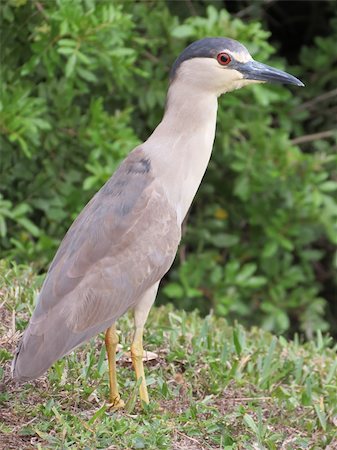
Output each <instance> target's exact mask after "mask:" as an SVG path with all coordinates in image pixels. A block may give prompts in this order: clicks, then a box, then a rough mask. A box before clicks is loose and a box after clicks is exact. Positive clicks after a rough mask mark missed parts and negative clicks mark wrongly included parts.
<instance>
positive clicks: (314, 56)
mask: <svg viewBox="0 0 337 450" xmlns="http://www.w3.org/2000/svg"><path fill="white" fill-rule="evenodd" d="M0 11H1V35H0V39H1V98H0V133H1V137H0V152H1V153H0V158H1V159H0V162H1V165H0V252H1V258H3V259H4V260H5V261H3V262H2V265H1V266H0V270H2V271H5V270H6V267H8V264H10V263H16V264H30V265H33V266H34V269H35V270H36V272H38V273H40V274H41V279H42V275H43V274H44V273H45V271H46V269H47V267H48V264H49V262H50V261H51V258H52V257H53V255H54V253H55V251H56V248H57V246H58V245H59V243H60V240H61V239H62V237H63V236H64V234H65V232H66V230H67V228H68V227H69V225H70V224H71V222H72V221H73V220H74V218H75V217H76V216H77V214H78V213H79V212H80V211H81V209H82V208H83V206H84V205H85V204H86V202H87V201H88V200H89V199H90V197H91V196H92V195H93V194H94V192H95V191H97V190H98V189H99V188H100V187H101V186H102V184H103V183H104V182H105V181H106V180H107V179H108V178H109V177H110V176H111V174H112V172H113V171H114V170H115V169H116V167H117V166H118V164H119V163H120V161H121V160H122V159H123V158H124V157H125V156H126V155H127V154H128V152H129V151H130V150H132V149H133V147H134V146H135V145H137V144H138V143H140V142H141V141H143V140H145V139H146V138H147V137H148V136H149V134H150V133H151V132H152V130H153V129H154V127H155V126H156V125H157V124H158V123H159V121H160V119H161V117H162V114H163V108H164V104H165V95H166V91H167V86H168V73H169V69H170V66H171V64H172V63H173V61H174V60H175V58H176V57H177V55H178V54H179V52H180V51H182V50H183V48H184V47H185V46H186V45H188V44H189V43H190V42H192V41H193V40H196V39H199V38H203V37H206V36H226V37H231V38H234V39H237V40H239V41H241V42H242V43H243V44H245V45H246V46H247V47H248V49H249V50H250V52H251V54H252V55H253V57H254V58H255V59H257V60H259V61H261V62H265V63H268V64H271V65H274V66H277V67H279V68H281V69H285V70H287V71H289V72H290V73H292V74H293V75H295V76H297V77H299V78H300V79H301V80H302V81H303V82H304V83H305V85H306V87H305V88H304V89H299V88H289V87H282V86H271V85H256V86H251V87H249V88H246V89H243V90H240V91H237V92H234V93H231V94H229V95H225V96H223V97H222V98H221V99H220V101H219V114H218V127H217V133H216V140H215V146H214V151H213V156H212V160H211V163H210V165H209V168H208V171H207V174H206V176H205V179H204V182H203V184H202V185H201V188H200V190H199V192H198V194H197V197H196V199H195V201H194V203H193V206H192V209H191V210H190V212H189V214H188V217H187V220H186V223H185V226H184V237H183V242H182V245H181V247H180V250H179V253H178V255H177V258H176V261H175V264H174V266H173V268H172V269H171V271H170V272H169V274H168V275H167V276H166V278H165V279H164V281H163V283H162V289H161V290H160V294H159V299H158V302H159V303H165V302H173V303H174V304H175V305H176V306H177V307H179V308H184V309H186V310H191V309H195V308H198V309H199V310H200V313H201V314H206V313H207V312H209V311H210V310H213V311H214V312H215V313H216V314H218V315H221V316H225V317H227V319H228V320H229V321H235V320H237V321H239V322H241V323H243V324H245V325H247V326H252V325H257V326H261V327H263V328H265V329H267V330H271V331H273V332H275V333H284V334H287V335H293V334H294V333H295V332H301V333H303V334H304V336H306V337H307V338H311V337H312V336H313V334H314V333H315V331H316V330H322V331H329V332H330V333H332V334H334V335H335V337H336V336H337V251H336V248H337V152H336V150H337V123H336V122H337V120H336V118H337V7H336V2H334V1H320V2H307V1H291V2H287V1H273V0H268V1H193V0H186V1H172V2H170V1H166V2H164V1H138V2H131V1H116V0H115V1H103V0H48V1H45V0H39V1H37V0H2V2H1V4H0ZM196 157H197V155H196Z"/></svg>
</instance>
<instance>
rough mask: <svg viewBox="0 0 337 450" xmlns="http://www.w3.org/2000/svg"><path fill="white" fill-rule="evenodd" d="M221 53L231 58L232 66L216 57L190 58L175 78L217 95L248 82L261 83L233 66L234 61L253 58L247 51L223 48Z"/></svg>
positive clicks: (243, 61)
mask: <svg viewBox="0 0 337 450" xmlns="http://www.w3.org/2000/svg"><path fill="white" fill-rule="evenodd" d="M221 53H225V54H226V55H228V56H229V57H230V58H231V62H232V67H231V63H229V64H227V65H222V64H221V63H220V62H219V61H218V59H217V58H192V59H188V60H187V61H184V62H183V63H182V64H181V66H180V67H179V68H178V71H177V75H176V78H175V80H179V82H182V83H187V84H188V86H193V88H194V89H202V90H203V91H205V90H207V91H210V92H212V93H213V94H215V95H217V96H219V95H221V94H224V93H225V92H230V91H234V90H235V89H240V88H242V87H243V86H247V85H249V84H256V83H263V81H257V80H247V79H245V78H244V77H243V75H242V73H240V72H239V71H238V70H235V68H233V66H235V61H238V62H241V63H245V62H248V61H252V60H253V58H252V57H251V56H250V54H249V53H248V51H247V52H240V53H237V52H231V51H230V50H227V49H224V50H223V51H222V52H221ZM175 80H174V81H173V83H174V82H175Z"/></svg>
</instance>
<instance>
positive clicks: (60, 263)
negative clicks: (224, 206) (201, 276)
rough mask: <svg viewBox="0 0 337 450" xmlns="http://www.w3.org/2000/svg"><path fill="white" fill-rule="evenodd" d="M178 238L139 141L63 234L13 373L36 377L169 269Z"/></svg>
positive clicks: (106, 324) (169, 209)
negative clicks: (138, 144) (136, 146)
mask: <svg viewBox="0 0 337 450" xmlns="http://www.w3.org/2000/svg"><path fill="white" fill-rule="evenodd" d="M179 241H180V227H179V226H178V223H177V218H176V213H175V211H174V210H173V209H172V207H171V206H170V205H169V203H168V202H167V200H166V197H165V193H164V191H163V190H162V188H161V186H160V183H159V182H158V180H157V179H156V178H155V177H154V174H153V173H152V170H151V162H150V161H149V160H148V159H147V158H146V155H145V154H144V152H143V151H142V149H141V148H138V149H136V150H134V151H133V152H132V153H130V155H129V156H128V158H126V160H125V161H124V162H123V163H122V164H121V166H120V167H119V169H118V170H117V171H116V172H115V174H114V175H113V176H112V177H111V178H110V180H109V181H108V182H107V183H106V184H105V185H104V186H103V187H102V189H101V190H100V191H99V192H98V193H97V194H96V195H95V196H94V197H93V198H92V200H91V201H90V202H89V203H88V204H87V206H86V207H85V208H84V209H83V211H82V212H81V214H80V215H79V216H78V217H77V219H76V220H75V222H74V223H73V224H72V226H71V227H70V229H69V231H68V233H67V234H66V236H65V237H64V239H63V241H62V243H61V245H60V248H59V250H58V252H57V253H56V255H55V258H54V260H53V262H52V264H51V266H50V268H49V271H48V274H47V277H46V280H45V282H44V284H43V286H42V290H41V292H40V295H39V299H38V304H37V307H36V309H35V311H34V313H33V316H32V318H31V320H30V323H29V325H28V328H27V329H26V331H25V333H24V335H23V338H22V340H21V343H20V345H19V347H18V350H17V354H16V357H15V359H14V362H13V376H14V378H16V379H18V380H23V381H28V380H30V379H34V378H37V377H38V376H40V375H41V374H42V373H44V372H45V371H46V370H47V369H48V368H49V367H50V365H51V364H52V363H53V362H54V361H56V360H57V359H59V358H61V357H62V356H64V355H65V354H67V353H69V352H70V351H71V350H72V349H73V348H75V347H76V346H78V345H79V344H81V343H82V342H84V341H86V340H88V339H90V338H91V337H92V336H94V335H96V334H98V333H100V332H101V331H104V330H105V329H106V328H108V327H109V326H110V325H111V324H112V323H114V322H115V321H116V320H117V319H118V318H119V317H120V316H121V315H122V314H124V313H125V312H126V311H127V310H128V309H129V308H132V307H133V306H134V305H135V304H136V303H137V300H138V299H139V298H140V297H141V295H142V294H143V293H144V292H145V291H146V290H147V289H148V288H149V287H151V286H152V285H153V284H154V283H155V282H157V281H158V280H160V279H161V278H162V277H163V275H164V274H165V273H166V272H167V271H168V269H169V268H170V266H171V264H172V262H173V259H174V257H175V254H176V250H177V247H178V244H179Z"/></svg>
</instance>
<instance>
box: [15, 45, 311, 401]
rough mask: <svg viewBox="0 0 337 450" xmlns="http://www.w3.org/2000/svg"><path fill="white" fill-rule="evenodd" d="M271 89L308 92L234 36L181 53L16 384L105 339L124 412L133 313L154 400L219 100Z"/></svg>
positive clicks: (141, 378) (33, 335)
mask: <svg viewBox="0 0 337 450" xmlns="http://www.w3.org/2000/svg"><path fill="white" fill-rule="evenodd" d="M265 82H273V83H281V84H290V85H295V86H304V84H303V83H302V82H301V81H300V80H299V79H297V78H295V77H294V76H292V75H290V74H288V73H286V72H284V71H282V70H279V69H276V68H274V67H271V66H268V65H266V64H262V63H260V62H257V61H255V60H254V59H253V58H252V56H251V55H250V53H249V52H248V50H247V48H246V47H245V46H244V45H243V44H241V43H240V42H238V41H235V40H233V39H230V38H225V37H206V38H203V39H200V40H198V41H195V42H192V43H191V44H190V45H189V46H188V47H186V48H185V50H184V51H183V52H182V53H181V54H180V55H179V56H178V58H177V59H176V60H175V62H174V63H173V65H172V68H171V71H170V74H169V87H168V92H167V98H166V106H165V111H164V115H163V118H162V121H161V122H160V123H159V125H158V126H157V128H156V129H155V130H154V131H153V133H152V134H151V135H150V136H149V138H148V139H147V140H146V141H145V142H144V143H142V144H140V145H138V146H137V147H136V148H135V149H134V150H132V151H131V152H130V153H129V154H128V156H127V157H126V158H125V159H124V161H122V163H121V164H120V166H119V167H118V168H117V170H116V171H115V172H114V173H113V175H112V176H111V178H110V179H109V180H108V181H107V182H106V183H105V184H104V185H103V187H102V188H101V189H100V190H99V191H98V192H97V193H96V194H95V195H94V197H93V198H92V199H91V200H90V201H89V203H88V204H87V205H86V206H85V207H84V209H83V210H82V212H81V213H80V214H79V216H78V217H77V218H76V220H75V221H74V222H73V224H72V225H71V227H70V228H69V230H68V232H67V233H66V235H65V237H64V239H63V240H62V242H61V244H60V246H59V248H58V250H57V252H56V254H55V257H54V259H53V261H52V262H51V265H50V267H49V270H48V272H47V275H46V278H45V281H44V283H43V285H42V288H41V290H40V293H39V296H38V301H37V306H36V308H35V310H34V312H33V314H32V317H31V319H30V321H29V324H28V326H27V328H26V330H25V331H24V333H23V336H22V338H21V340H20V342H19V344H18V347H17V350H16V353H15V355H14V358H13V363H12V376H13V378H14V379H15V380H17V381H20V382H27V381H30V380H33V379H36V378H38V377H39V376H41V375H42V374H44V373H45V372H46V371H47V370H48V369H49V368H50V367H51V366H52V364H53V363H54V362H55V361H57V360H58V359H60V358H62V357H63V356H65V355H67V354H69V353H70V352H72V351H73V350H74V349H76V348H77V347H78V346H79V345H81V344H82V343H84V342H86V341H88V340H89V339H91V338H92V337H94V336H96V335H97V334H99V333H102V332H104V333H105V345H106V349H107V359H108V368H109V386H110V396H109V404H110V406H111V407H112V408H122V407H123V406H124V405H125V404H124V401H123V399H122V398H121V396H120V394H119V389H118V383H117V374H116V349H117V345H118V342H119V337H118V333H117V330H116V322H117V320H118V319H119V318H120V317H121V316H122V315H123V314H125V313H126V312H127V311H128V310H132V311H133V316H134V334H133V339H132V343H131V359H132V363H133V367H134V369H135V373H136V379H137V381H138V383H137V384H138V386H139V397H140V400H141V404H142V405H143V404H148V403H149V396H148V391H147V386H146V378H145V373H144V366H143V333H144V328H145V323H146V320H147V317H148V314H149V311H150V309H151V307H152V305H153V303H154V301H155V298H156V295H157V291H158V286H159V283H160V281H161V279H162V278H163V277H164V275H165V274H166V273H167V272H168V270H169V269H170V267H171V265H172V263H173V261H174V258H175V255H176V252H177V249H178V246H179V242H180V240H181V227H182V223H183V220H184V218H185V216H186V214H187V212H188V210H189V208H190V206H191V203H192V200H193V198H194V197H195V194H196V192H197V190H198V187H199V185H200V183H201V180H202V178H203V175H204V173H205V171H206V168H207V165H208V162H209V160H210V157H211V153H212V147H213V142H214V138H215V129H216V117H217V108H218V98H219V96H221V95H222V94H225V93H228V92H230V91H234V90H236V89H240V88H242V87H244V86H249V85H251V84H256V83H265Z"/></svg>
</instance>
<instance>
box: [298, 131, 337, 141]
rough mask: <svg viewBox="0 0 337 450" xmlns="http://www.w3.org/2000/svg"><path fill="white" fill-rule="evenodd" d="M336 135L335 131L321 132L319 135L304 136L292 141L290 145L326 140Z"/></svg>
mask: <svg viewBox="0 0 337 450" xmlns="http://www.w3.org/2000/svg"><path fill="white" fill-rule="evenodd" d="M334 134H336V130H327V131H321V132H320V133H313V134H306V135H305V136H300V137H298V138H295V139H292V140H291V143H292V144H303V143H304V142H312V141H318V140H319V139H326V138H329V137H332V136H333V135H334Z"/></svg>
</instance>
